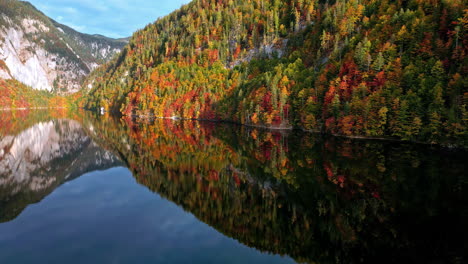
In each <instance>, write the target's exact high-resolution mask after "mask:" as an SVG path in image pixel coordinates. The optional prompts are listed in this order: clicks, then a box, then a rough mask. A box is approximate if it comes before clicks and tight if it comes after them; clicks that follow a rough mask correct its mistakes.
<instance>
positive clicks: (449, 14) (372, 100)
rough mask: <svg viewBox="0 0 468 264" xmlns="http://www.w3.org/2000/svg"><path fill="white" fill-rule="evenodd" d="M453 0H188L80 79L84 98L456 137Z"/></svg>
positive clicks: (462, 140)
mask: <svg viewBox="0 0 468 264" xmlns="http://www.w3.org/2000/svg"><path fill="white" fill-rule="evenodd" d="M467 32H468V7H467V5H466V1H461V0H431V1H421V0H407V1H389V0H336V1H335V0H330V1H324V0H287V1H279V0H274V1H263V0H252V1H241V0H230V1H217V0H194V1H192V2H191V3H189V4H187V5H185V6H183V7H182V8H181V9H180V10H177V11H175V12H173V13H172V14H170V15H168V16H167V17H164V18H161V19H158V20H157V21H156V22H155V23H153V24H151V25H148V26H147V27H146V28H144V29H142V30H140V31H138V32H136V33H135V34H134V36H133V37H132V38H131V39H130V42H129V45H128V46H126V48H125V49H124V50H123V52H122V53H121V54H120V55H119V56H118V57H116V58H114V59H113V60H112V61H111V62H109V63H107V64H106V65H104V66H102V67H100V68H98V69H97V70H96V71H95V72H93V73H92V74H91V75H90V77H89V78H88V79H87V81H86V82H85V83H86V85H88V86H89V87H93V89H92V90H91V91H90V92H89V93H88V94H87V95H86V100H85V106H86V107H87V108H91V109H93V108H98V107H105V108H106V109H108V110H110V111H114V112H121V113H123V114H124V115H140V116H157V117H171V116H180V117H183V118H196V119H210V120H227V121H234V122H237V123H242V124H246V125H253V126H265V127H273V128H291V127H296V128H302V129H305V130H313V131H321V132H325V133H329V134H338V135H344V136H355V137H356V136H357V137H373V138H392V139H399V140H411V141H423V142H430V143H443V144H457V145H467V144H468V130H467V124H468V109H467V105H468V88H467V87H468V85H467V84H468V79H467V76H468V74H467V73H468V66H467V65H468V59H467V56H466V55H467V53H468V38H467Z"/></svg>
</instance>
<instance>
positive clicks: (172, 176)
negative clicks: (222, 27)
mask: <svg viewBox="0 0 468 264" xmlns="http://www.w3.org/2000/svg"><path fill="white" fill-rule="evenodd" d="M81 121H82V122H83V124H84V127H85V128H86V129H87V130H88V133H89V135H90V136H91V137H92V138H93V140H94V141H96V142H98V143H99V144H100V145H101V146H102V147H104V148H106V149H109V150H111V151H112V152H114V153H115V154H116V155H118V156H119V157H120V158H121V159H122V160H123V161H125V162H126V163H127V166H128V167H129V168H130V170H131V171H132V172H133V175H134V177H135V178H136V179H137V181H138V182H139V183H140V184H143V185H145V186H147V187H148V188H149V189H151V190H152V191H154V192H157V193H159V194H160V195H161V196H163V197H165V198H167V199H169V200H170V201H173V202H174V203H176V204H178V205H179V206H181V207H183V208H184V209H185V210H187V211H189V212H191V213H193V214H194V215H195V216H196V217H198V218H199V219H200V220H201V221H203V222H205V223H207V224H209V225H211V226H213V227H215V228H216V229H217V230H218V231H220V232H222V233H224V234H225V235H227V236H230V237H232V238H234V239H237V240H238V241H240V242H242V243H243V244H246V245H248V246H250V247H254V248H257V249H259V250H262V251H267V252H272V253H276V254H283V255H289V256H291V257H293V258H295V259H296V260H297V261H298V262H319V263H360V262H373V261H378V262H379V263H382V262H401V261H405V262H407V261H416V262H425V261H436V260H442V261H444V262H449V263H459V262H463V261H465V260H466V256H465V252H468V250H467V249H468V248H467V246H468V245H467V243H466V240H465V239H464V238H465V237H466V235H467V233H468V232H467V225H466V223H467V222H468V221H467V220H468V217H467V216H468V214H467V212H468V210H467V204H468V203H467V195H466V192H465V189H466V186H467V179H466V177H465V169H466V165H465V161H466V160H465V159H466V153H465V152H463V151H447V150H438V149H433V148H430V147H428V146H419V145H411V144H400V143H394V142H393V143H392V142H378V141H359V140H349V139H341V138H322V137H321V136H318V135H315V134H303V133H299V132H290V133H285V132H277V131H276V132H272V131H262V130H259V129H251V128H246V127H237V126H234V125H228V124H219V123H209V122H206V123H205V122H195V121H173V120H161V119H158V120H154V121H144V120H139V121H136V120H130V119H127V120H119V119H113V118H110V117H98V118H95V117H92V116H90V115H87V116H85V117H83V119H82V120H81Z"/></svg>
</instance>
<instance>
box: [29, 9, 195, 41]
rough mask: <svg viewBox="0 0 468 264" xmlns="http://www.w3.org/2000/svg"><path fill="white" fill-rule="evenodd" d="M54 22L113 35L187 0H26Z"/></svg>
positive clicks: (123, 33)
mask: <svg viewBox="0 0 468 264" xmlns="http://www.w3.org/2000/svg"><path fill="white" fill-rule="evenodd" d="M28 1H29V2H30V3H31V4H33V5H34V6H35V7H36V8H37V9H39V10H40V11H42V12H43V13H44V14H46V15H47V16H49V17H51V18H52V19H54V20H55V21H57V22H59V23H61V24H64V25H67V26H69V27H71V28H73V29H75V30H77V31H79V32H82V33H88V34H101V35H104V36H107V37H112V38H122V37H129V36H131V35H132V34H133V32H135V31H137V30H138V29H141V28H143V27H145V26H146V25H147V24H149V23H152V22H154V21H155V20H156V19H157V18H158V17H162V16H165V15H167V14H169V13H171V12H172V11H174V10H176V9H178V8H180V7H181V6H182V5H184V4H187V3H188V2H190V0H28Z"/></svg>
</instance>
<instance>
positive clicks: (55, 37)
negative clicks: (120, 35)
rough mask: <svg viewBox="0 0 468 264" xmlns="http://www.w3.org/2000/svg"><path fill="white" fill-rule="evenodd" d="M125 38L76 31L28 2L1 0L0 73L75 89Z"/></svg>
mask: <svg viewBox="0 0 468 264" xmlns="http://www.w3.org/2000/svg"><path fill="white" fill-rule="evenodd" d="M125 44H126V41H125V40H114V39H110V38H106V37H103V36H99V35H87V34H82V33H79V32H76V31H75V30H73V29H71V28H69V27H67V26H65V25H61V24H59V23H57V22H56V21H54V20H52V19H50V18H48V17H47V16H45V15H44V14H43V13H42V12H40V11H39V10H37V9H36V8H35V7H34V6H32V5H31V4H30V3H28V2H23V1H16V0H0V78H2V79H16V80H18V81H20V82H22V83H24V84H26V85H28V86H31V87H32V88H34V89H38V90H48V91H65V92H74V91H77V90H79V89H80V88H81V83H82V81H83V79H84V77H85V76H86V75H88V74H89V73H90V72H91V71H92V70H93V69H95V68H97V67H98V66H99V65H100V64H102V63H104V62H106V61H108V60H110V59H111V58H112V57H113V56H114V55H115V54H117V53H119V52H120V50H121V49H122V48H123V46H124V45H125Z"/></svg>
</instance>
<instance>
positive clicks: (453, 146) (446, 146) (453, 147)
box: [111, 113, 468, 150]
mask: <svg viewBox="0 0 468 264" xmlns="http://www.w3.org/2000/svg"><path fill="white" fill-rule="evenodd" d="M111 114H112V113H111ZM120 115H121V114H120ZM121 116H122V117H124V116H125V115H121ZM127 117H128V116H127ZM131 118H140V119H148V120H154V119H171V120H175V121H177V120H186V121H187V120H192V121H203V122H213V123H227V124H235V125H238V126H245V127H250V128H260V129H265V130H271V131H282V132H286V131H294V130H299V131H303V132H306V133H314V134H321V135H328V136H333V137H338V138H348V139H355V140H372V141H387V142H394V143H410V144H418V145H425V146H437V147H440V148H444V149H450V150H467V149H468V146H462V145H458V144H450V143H445V144H443V143H429V142H424V141H417V140H402V139H398V138H387V137H368V136H362V135H353V136H347V135H340V134H333V133H324V132H321V131H318V130H310V129H304V128H301V127H297V128H295V127H293V126H287V127H273V126H262V125H252V124H242V123H239V122H235V121H229V120H211V119H197V118H182V117H157V116H147V115H132V116H131Z"/></svg>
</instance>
